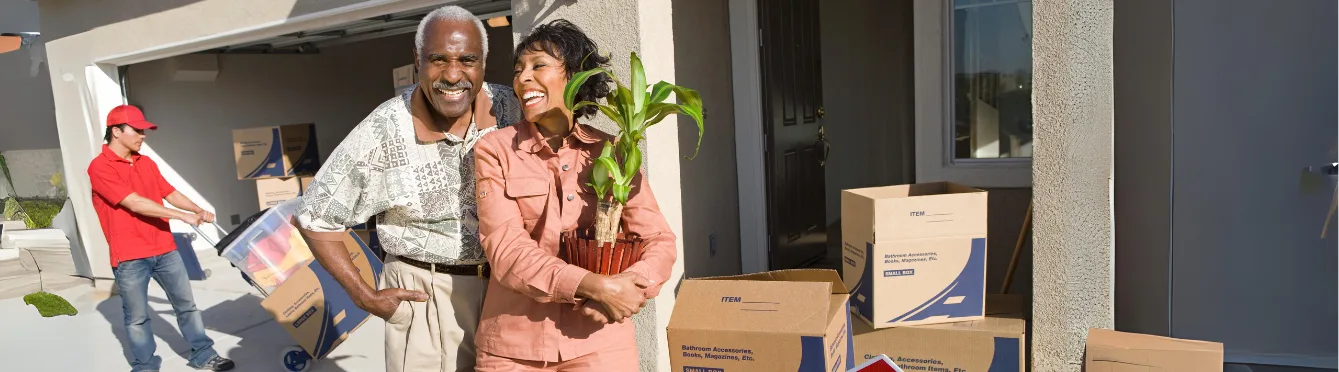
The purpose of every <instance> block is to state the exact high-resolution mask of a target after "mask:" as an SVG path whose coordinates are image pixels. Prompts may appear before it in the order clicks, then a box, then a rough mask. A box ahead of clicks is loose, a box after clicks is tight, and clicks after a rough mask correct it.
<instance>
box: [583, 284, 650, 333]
mask: <svg viewBox="0 0 1339 372" xmlns="http://www.w3.org/2000/svg"><path fill="white" fill-rule="evenodd" d="M649 286H651V283H650V282H649V281H647V280H646V279H644V278H642V277H641V276H640V275H637V274H635V273H630V272H625V273H620V274H617V275H613V276H604V275H600V274H595V273H590V274H586V277H584V278H582V279H581V284H580V285H578V286H577V294H578V295H579V296H581V297H585V298H589V299H592V300H595V301H596V302H599V303H600V304H601V305H603V306H602V307H603V308H604V311H603V312H602V313H603V315H605V316H606V317H607V318H610V319H608V320H609V323H613V322H614V321H616V322H619V323H622V322H624V321H627V319H628V317H631V316H632V315H633V314H636V313H638V312H640V311H641V310H642V308H643V307H645V306H646V295H645V294H644V293H643V290H644V289H646V288H647V287H649Z"/></svg>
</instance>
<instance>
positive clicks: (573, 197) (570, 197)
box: [567, 194, 577, 201]
mask: <svg viewBox="0 0 1339 372" xmlns="http://www.w3.org/2000/svg"><path fill="white" fill-rule="evenodd" d="M576 198H577V196H576V195H572V194H567V201H572V200H574V199H576Z"/></svg>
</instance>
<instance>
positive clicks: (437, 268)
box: [395, 256, 492, 278]
mask: <svg viewBox="0 0 1339 372" xmlns="http://www.w3.org/2000/svg"><path fill="white" fill-rule="evenodd" d="M395 259H396V260H397V261H400V262H404V263H406V264H409V266H413V267H417V268H420V269H423V270H428V271H431V272H435V273H441V274H447V275H463V276H477V277H480V278H487V277H488V275H489V274H491V273H492V270H491V268H490V267H489V266H488V263H487V262H485V263H481V264H475V265H446V264H430V263H427V262H423V261H419V260H415V259H412V258H408V257H401V256H395Z"/></svg>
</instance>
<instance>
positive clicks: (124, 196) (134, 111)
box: [88, 105, 233, 371]
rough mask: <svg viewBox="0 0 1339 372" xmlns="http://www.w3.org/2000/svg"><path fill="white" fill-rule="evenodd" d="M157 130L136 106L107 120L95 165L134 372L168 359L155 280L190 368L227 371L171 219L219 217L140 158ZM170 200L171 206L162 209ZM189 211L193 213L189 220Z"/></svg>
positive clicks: (98, 205) (91, 172)
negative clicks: (155, 314)
mask: <svg viewBox="0 0 1339 372" xmlns="http://www.w3.org/2000/svg"><path fill="white" fill-rule="evenodd" d="M153 129H158V126H156V125H153V123H150V122H148V121H146V120H144V114H143V113H142V112H140V110H139V109H138V108H136V107H134V106H130V105H121V106H117V107H116V108H113V109H112V112H111V113H109V114H107V134H106V135H105V136H104V137H103V140H105V141H107V144H106V145H103V146H102V154H99V155H98V156H97V157H95V158H93V162H92V164H89V165H88V177H89V179H90V181H92V185H93V209H94V210H95V211H97V213H98V221H99V222H100V223H101V225H102V233H103V235H106V237H107V246H108V248H109V250H110V253H111V264H112V272H113V273H114V274H115V276H116V287H117V289H118V290H120V292H121V308H122V309H123V310H124V312H125V322H126V334H127V338H128V339H129V342H128V343H129V344H130V366H131V370H132V371H157V370H158V368H159V365H160V364H161V363H162V359H160V358H158V356H156V355H154V353H155V352H156V351H157V345H156V344H155V342H154V336H153V331H152V330H151V329H150V328H149V323H150V322H149V312H150V309H149V278H153V279H154V280H155V281H157V282H158V285H159V286H161V287H163V291H164V292H166V293H167V299H168V301H169V302H171V303H172V310H173V311H174V312H175V313H176V316H177V325H178V326H179V327H180V328H181V334H182V336H183V337H185V338H186V341H187V342H189V343H190V344H191V354H190V356H189V357H188V358H187V360H188V365H190V366H191V367H192V368H195V369H201V370H208V371H227V370H231V369H232V368H233V362H232V361H231V360H228V359H226V358H223V357H221V356H219V354H218V352H216V351H214V340H211V339H210V338H209V336H207V335H205V325H204V321H203V320H202V319H201V317H200V310H199V309H197V308H196V307H195V296H194V295H192V294H191V284H190V279H189V278H188V277H187V275H186V265H185V264H184V263H183V262H182V260H181V256H179V254H178V253H177V248H176V243H175V242H174V241H173V239H172V233H171V231H170V230H168V223H167V220H168V219H169V218H172V219H177V220H181V221H185V222H186V223H189V224H191V225H196V226H198V225H199V224H200V223H201V222H214V214H213V213H210V212H208V211H206V210H204V209H201V208H200V206H198V205H195V202H192V201H191V200H190V199H189V198H186V196H185V195H182V194H181V193H180V192H177V189H176V188H174V187H172V185H170V184H168V183H167V180H165V179H163V174H162V173H160V172H159V171H158V164H155V163H154V162H153V159H149V157H147V156H143V155H140V154H139V149H140V146H141V145H143V144H144V131H145V130H153ZM164 199H166V200H167V202H168V203H172V206H174V207H177V208H180V209H182V210H185V211H182V210H176V209H170V208H167V207H165V206H163V200H164ZM187 211H189V212H187Z"/></svg>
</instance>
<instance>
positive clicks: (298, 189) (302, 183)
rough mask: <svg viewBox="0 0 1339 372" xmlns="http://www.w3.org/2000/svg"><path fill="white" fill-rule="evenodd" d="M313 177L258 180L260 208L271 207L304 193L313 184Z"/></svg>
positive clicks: (257, 188)
mask: <svg viewBox="0 0 1339 372" xmlns="http://www.w3.org/2000/svg"><path fill="white" fill-rule="evenodd" d="M311 180H312V178H311V177H289V178H265V179H259V180H256V199H258V200H259V201H260V209H261V210H265V208H270V207H273V206H276V205H279V203H283V202H285V201H288V200H289V199H293V198H296V197H298V196H299V195H302V193H303V192H304V191H306V190H307V186H308V185H310V184H311Z"/></svg>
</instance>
